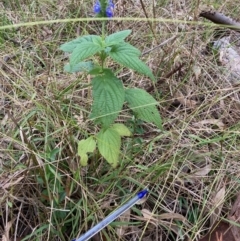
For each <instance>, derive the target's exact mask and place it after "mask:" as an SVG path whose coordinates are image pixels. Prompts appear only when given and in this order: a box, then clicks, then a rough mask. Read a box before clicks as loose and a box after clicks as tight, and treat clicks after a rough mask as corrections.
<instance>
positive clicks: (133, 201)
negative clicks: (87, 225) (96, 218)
mask: <svg viewBox="0 0 240 241" xmlns="http://www.w3.org/2000/svg"><path fill="white" fill-rule="evenodd" d="M147 193H148V190H143V191H141V192H139V193H137V195H136V196H134V197H133V198H132V199H130V200H129V201H128V202H127V203H125V204H124V205H123V206H121V207H120V208H118V209H116V210H115V211H114V212H112V213H111V214H109V215H108V216H107V217H106V218H105V219H103V220H102V221H101V222H100V223H98V224H96V225H95V226H94V227H92V228H91V229H90V230H88V231H87V232H86V233H85V234H83V235H82V236H80V237H79V238H78V239H75V240H73V241H87V240H89V239H90V238H91V237H93V236H94V235H95V234H97V233H98V232H100V231H101V230H102V229H103V228H105V227H106V226H107V225H108V224H109V223H111V222H112V221H114V220H115V219H116V218H118V217H119V216H120V215H121V214H123V213H124V212H126V211H127V210H128V209H130V208H131V207H132V206H133V205H135V204H136V203H137V202H138V201H139V200H140V199H142V198H144V197H145V196H146V195H147Z"/></svg>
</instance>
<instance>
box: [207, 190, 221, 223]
mask: <svg viewBox="0 0 240 241" xmlns="http://www.w3.org/2000/svg"><path fill="white" fill-rule="evenodd" d="M224 198H225V186H224V187H222V188H221V189H220V190H219V191H218V192H217V193H216V195H215V196H214V197H213V198H212V208H213V213H212V214H211V217H210V224H211V225H213V224H214V223H215V222H216V220H217V219H218V217H219V216H220V214H221V211H222V207H223V201H224Z"/></svg>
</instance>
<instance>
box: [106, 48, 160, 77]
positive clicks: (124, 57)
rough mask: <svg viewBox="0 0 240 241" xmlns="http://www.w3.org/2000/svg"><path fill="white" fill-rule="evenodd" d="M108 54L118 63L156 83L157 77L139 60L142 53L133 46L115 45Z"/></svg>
mask: <svg viewBox="0 0 240 241" xmlns="http://www.w3.org/2000/svg"><path fill="white" fill-rule="evenodd" d="M108 54H109V56H110V57H111V58H112V59H113V60H115V61H116V62H118V63H120V64H122V65H124V66H125V67H128V68H130V69H133V70H135V71H137V72H138V73H140V74H144V75H146V76H148V77H150V79H151V80H153V81H155V77H154V75H153V74H152V71H151V70H150V68H149V67H148V66H147V65H146V64H145V63H144V62H142V61H141V60H140V59H139V58H138V56H139V55H140V51H139V50H138V49H136V48H135V47H133V46H132V45H130V44H127V43H121V44H118V45H115V46H113V47H112V49H111V51H110V52H109V53H108Z"/></svg>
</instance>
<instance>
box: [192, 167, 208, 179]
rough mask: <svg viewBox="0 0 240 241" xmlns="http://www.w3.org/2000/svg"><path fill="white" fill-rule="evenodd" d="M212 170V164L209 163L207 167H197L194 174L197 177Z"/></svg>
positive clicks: (203, 175)
mask: <svg viewBox="0 0 240 241" xmlns="http://www.w3.org/2000/svg"><path fill="white" fill-rule="evenodd" d="M211 170H212V165H211V164H208V165H206V166H205V167H202V168H199V169H197V170H196V171H195V172H194V173H193V175H194V176H197V177H205V176H206V175H207V174H208V173H209V172H210V171H211Z"/></svg>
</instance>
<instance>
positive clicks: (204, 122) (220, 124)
mask: <svg viewBox="0 0 240 241" xmlns="http://www.w3.org/2000/svg"><path fill="white" fill-rule="evenodd" d="M204 125H215V126H217V127H218V128H219V129H223V128H224V127H225V125H224V124H223V122H222V121H221V120H217V119H206V120H202V121H199V122H196V123H194V124H193V126H198V127H199V126H204Z"/></svg>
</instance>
